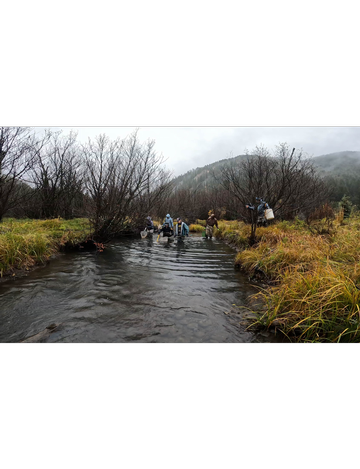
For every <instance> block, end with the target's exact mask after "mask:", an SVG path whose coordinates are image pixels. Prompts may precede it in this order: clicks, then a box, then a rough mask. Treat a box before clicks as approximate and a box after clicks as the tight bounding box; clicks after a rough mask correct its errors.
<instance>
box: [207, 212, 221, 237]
mask: <svg viewBox="0 0 360 469" xmlns="http://www.w3.org/2000/svg"><path fill="white" fill-rule="evenodd" d="M214 225H215V226H216V228H217V229H219V226H218V221H217V219H216V218H215V215H214V214H213V213H212V214H211V215H210V217H209V218H208V219H207V220H206V229H205V238H206V239H207V238H210V239H211V238H212V236H213V230H214Z"/></svg>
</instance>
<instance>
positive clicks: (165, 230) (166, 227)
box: [159, 223, 173, 237]
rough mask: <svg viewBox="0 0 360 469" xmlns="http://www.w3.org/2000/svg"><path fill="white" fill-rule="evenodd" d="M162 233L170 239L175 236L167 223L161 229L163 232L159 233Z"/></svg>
mask: <svg viewBox="0 0 360 469" xmlns="http://www.w3.org/2000/svg"><path fill="white" fill-rule="evenodd" d="M160 233H163V236H165V237H170V236H172V234H173V231H172V229H171V228H170V226H169V223H165V224H164V226H163V227H162V228H161V230H160V231H159V234H160Z"/></svg>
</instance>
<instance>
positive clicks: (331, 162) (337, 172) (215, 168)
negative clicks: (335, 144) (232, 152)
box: [173, 151, 360, 190]
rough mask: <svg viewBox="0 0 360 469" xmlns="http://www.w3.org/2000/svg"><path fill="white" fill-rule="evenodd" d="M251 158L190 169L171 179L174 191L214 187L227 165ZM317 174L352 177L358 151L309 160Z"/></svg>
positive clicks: (359, 161)
mask: <svg viewBox="0 0 360 469" xmlns="http://www.w3.org/2000/svg"><path fill="white" fill-rule="evenodd" d="M249 157H250V158H251V155H250V156H249V155H238V156H235V157H234V158H226V159H222V160H219V161H216V162H215V163H211V164H208V165H205V166H202V167H200V168H196V169H192V170H190V171H188V172H187V173H185V174H182V175H181V176H178V177H176V178H174V179H173V183H174V189H175V190H179V189H191V188H192V189H199V190H202V189H205V188H211V187H213V186H214V185H216V181H215V180H214V175H215V178H216V176H218V175H220V173H221V169H222V168H223V167H224V166H225V165H227V164H236V163H240V162H241V161H244V160H246V159H247V158H249ZM311 160H312V162H313V163H314V166H315V167H316V168H317V169H318V171H319V173H320V174H322V175H323V176H325V177H329V176H333V177H336V176H343V177H344V176H345V177H346V176H347V175H348V176H349V177H350V176H353V175H354V174H356V173H360V151H341V152H337V153H329V154H327V155H320V156H314V157H312V158H311Z"/></svg>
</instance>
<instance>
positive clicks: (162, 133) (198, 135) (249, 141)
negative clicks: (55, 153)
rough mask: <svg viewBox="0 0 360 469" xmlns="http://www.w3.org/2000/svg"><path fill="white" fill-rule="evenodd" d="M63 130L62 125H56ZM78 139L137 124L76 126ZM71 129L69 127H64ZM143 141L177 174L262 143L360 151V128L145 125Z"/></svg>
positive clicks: (122, 132)
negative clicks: (148, 143)
mask: <svg viewBox="0 0 360 469" xmlns="http://www.w3.org/2000/svg"><path fill="white" fill-rule="evenodd" d="M56 129H60V128H56ZM73 129H74V130H76V131H78V133H79V140H80V141H82V142H85V141H86V140H87V138H88V137H91V138H93V137H95V136H96V135H99V134H100V133H105V134H107V135H109V137H111V138H116V137H125V136H126V135H128V134H129V133H131V132H132V131H133V130H134V127H73ZM62 130H63V131H64V132H66V133H67V132H69V131H70V130H71V128H70V127H64V128H62ZM139 137H140V139H141V140H142V141H144V140H147V139H148V138H151V139H154V140H155V141H156V146H155V148H156V150H157V151H158V153H162V154H163V155H164V157H165V158H167V161H166V166H167V167H168V168H169V169H170V170H172V171H173V173H174V175H175V176H177V175H180V174H182V173H185V172H187V171H189V170H190V169H193V168H197V167H201V166H204V165H206V164H210V163H213V162H215V161H218V160H221V159H224V158H229V157H231V156H236V155H239V154H243V153H244V152H245V149H248V150H251V149H253V148H254V147H255V146H256V145H260V144H263V145H265V146H267V147H268V148H269V149H273V148H274V147H275V145H277V144H279V143H281V142H287V143H288V144H289V146H291V147H295V148H302V149H303V150H304V152H305V153H307V154H308V155H310V156H319V155H323V154H326V153H334V152H337V151H345V150H352V151H360V127H142V128H140V130H139Z"/></svg>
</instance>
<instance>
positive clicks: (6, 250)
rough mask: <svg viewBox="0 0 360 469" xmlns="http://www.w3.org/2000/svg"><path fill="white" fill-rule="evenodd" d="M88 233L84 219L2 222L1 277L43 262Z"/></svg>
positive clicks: (79, 240)
mask: <svg viewBox="0 0 360 469" xmlns="http://www.w3.org/2000/svg"><path fill="white" fill-rule="evenodd" d="M89 230H90V225H89V222H88V220H86V219H74V220H62V219H54V220H16V219H5V220H4V221H3V222H2V223H1V224H0V276H1V277H2V276H3V275H5V274H8V273H11V272H12V271H13V269H14V268H17V269H25V270H26V269H29V268H30V267H32V266H33V265H35V264H41V263H43V262H45V261H46V260H47V259H49V257H50V256H51V255H53V254H54V253H55V252H57V251H58V250H59V249H61V248H62V247H64V246H65V245H67V246H68V245H70V246H71V245H75V244H77V243H79V242H81V241H84V240H86V239H87V238H88V236H89V234H90V231H89Z"/></svg>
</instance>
